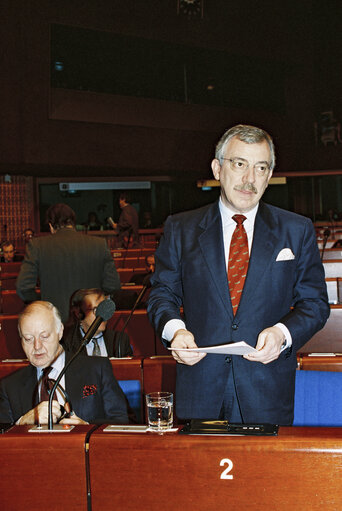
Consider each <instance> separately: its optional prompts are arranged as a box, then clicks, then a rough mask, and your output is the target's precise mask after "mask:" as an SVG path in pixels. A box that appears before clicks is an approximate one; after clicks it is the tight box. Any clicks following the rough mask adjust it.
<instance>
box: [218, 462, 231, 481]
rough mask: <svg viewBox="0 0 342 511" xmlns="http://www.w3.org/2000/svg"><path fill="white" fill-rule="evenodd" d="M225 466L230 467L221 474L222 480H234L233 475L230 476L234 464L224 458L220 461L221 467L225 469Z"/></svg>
mask: <svg viewBox="0 0 342 511" xmlns="http://www.w3.org/2000/svg"><path fill="white" fill-rule="evenodd" d="M224 465H228V466H227V468H225V469H224V471H223V472H222V473H221V476H220V479H233V474H229V472H230V471H231V470H232V468H233V462H232V461H231V460H230V459H228V458H223V459H222V460H221V461H220V467H223V466H224Z"/></svg>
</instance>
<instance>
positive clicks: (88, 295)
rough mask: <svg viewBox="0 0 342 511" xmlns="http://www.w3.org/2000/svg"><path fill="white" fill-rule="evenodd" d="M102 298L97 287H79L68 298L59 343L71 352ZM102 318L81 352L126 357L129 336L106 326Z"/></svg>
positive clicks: (101, 293)
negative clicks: (68, 305)
mask: <svg viewBox="0 0 342 511" xmlns="http://www.w3.org/2000/svg"><path fill="white" fill-rule="evenodd" d="M105 298H106V296H105V294H104V292H103V291H102V290H101V289H95V288H93V289H79V290H77V291H75V293H73V294H72V296H71V298H70V313H69V319H68V321H67V323H66V325H65V329H64V334H63V339H62V345H63V346H64V348H65V349H66V350H68V351H71V352H72V353H74V352H75V351H77V350H78V348H79V346H80V344H81V342H82V339H83V336H84V334H85V333H86V332H87V330H88V329H89V327H90V326H91V324H92V323H93V321H94V320H95V317H96V316H95V309H96V307H97V306H98V305H99V304H100V303H101V302H102V301H103V300H104V299H105ZM106 327H107V321H103V322H102V323H101V324H100V326H99V328H98V330H97V332H96V333H95V335H94V337H93V339H91V341H90V342H89V343H88V344H87V346H86V347H85V348H83V350H82V351H81V353H82V354H84V355H90V356H101V357H117V358H120V357H129V356H131V355H133V351H132V348H131V345H130V343H129V337H128V335H127V334H123V335H121V334H120V333H119V332H115V331H114V330H110V329H107V328H106Z"/></svg>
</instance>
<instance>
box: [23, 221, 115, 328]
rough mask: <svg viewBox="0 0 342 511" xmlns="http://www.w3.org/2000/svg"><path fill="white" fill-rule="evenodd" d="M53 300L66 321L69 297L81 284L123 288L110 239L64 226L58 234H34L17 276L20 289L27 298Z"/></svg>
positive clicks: (87, 286) (27, 300)
mask: <svg viewBox="0 0 342 511" xmlns="http://www.w3.org/2000/svg"><path fill="white" fill-rule="evenodd" d="M38 279H39V282H40V292H41V299H42V300H47V301H49V302H52V303H53V305H55V306H56V307H57V309H58V310H59V311H60V313H61V316H62V321H63V322H65V321H66V320H67V318H68V314H69V300H70V296H71V295H72V293H73V292H74V291H76V290H77V289H81V288H93V287H97V288H101V289H103V290H104V291H105V292H106V293H108V294H110V293H111V292H112V291H114V290H115V289H120V279H119V276H118V274H117V271H116V269H115V264H114V261H113V259H112V257H111V253H110V251H109V249H108V247H107V244H106V241H105V240H103V239H101V238H97V237H95V236H87V235H85V234H81V233H77V232H76V231H74V230H72V229H60V230H58V231H57V232H56V234H52V235H50V236H44V237H40V238H33V239H32V240H31V241H30V243H28V245H27V248H26V255H25V259H24V261H23V262H22V264H21V268H20V273H19V276H18V278H17V283H16V288H17V293H18V295H19V296H20V298H21V299H22V300H23V301H24V302H30V301H34V300H37V299H38V296H37V294H36V292H35V286H36V284H37V280H38Z"/></svg>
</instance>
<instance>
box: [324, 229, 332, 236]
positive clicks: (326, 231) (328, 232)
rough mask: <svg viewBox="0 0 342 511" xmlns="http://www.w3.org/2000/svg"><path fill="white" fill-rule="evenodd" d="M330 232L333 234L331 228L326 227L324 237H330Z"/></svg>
mask: <svg viewBox="0 0 342 511" xmlns="http://www.w3.org/2000/svg"><path fill="white" fill-rule="evenodd" d="M330 234H331V231H330V229H324V232H323V237H324V238H329V236H330Z"/></svg>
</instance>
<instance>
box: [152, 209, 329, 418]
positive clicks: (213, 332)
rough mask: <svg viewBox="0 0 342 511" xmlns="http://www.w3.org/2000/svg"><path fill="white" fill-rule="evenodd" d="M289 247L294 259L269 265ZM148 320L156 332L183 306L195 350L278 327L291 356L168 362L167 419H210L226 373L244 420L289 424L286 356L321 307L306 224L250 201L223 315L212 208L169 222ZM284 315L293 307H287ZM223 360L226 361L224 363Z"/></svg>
mask: <svg viewBox="0 0 342 511" xmlns="http://www.w3.org/2000/svg"><path fill="white" fill-rule="evenodd" d="M284 248H289V249H291V251H292V252H293V254H294V256H295V258H294V259H292V260H290V259H289V260H283V261H277V260H276V259H277V256H278V254H279V252H280V251H281V250H282V249H284ZM156 262H157V266H156V271H155V273H154V275H153V276H152V278H151V282H152V286H153V287H152V290H151V293H150V299H149V306H148V312H149V317H150V319H151V321H152V322H153V324H154V325H155V328H156V329H157V331H158V334H159V335H160V336H161V333H162V330H163V328H164V326H165V324H166V323H167V321H169V320H170V319H174V318H179V319H181V316H180V311H179V308H180V306H181V305H183V307H184V316H185V321H186V327H187V329H188V330H190V331H191V332H192V333H193V334H194V336H195V342H196V343H197V345H199V346H207V345H217V344H225V343H229V342H236V341H245V342H247V343H248V344H250V345H251V346H255V345H256V342H257V338H258V335H259V333H260V332H261V331H262V330H263V329H264V328H266V327H270V326H273V325H275V324H276V323H278V322H281V323H283V324H284V325H285V326H286V327H287V328H288V329H289V331H290V333H291V336H292V341H293V346H292V349H290V350H285V352H283V353H281V354H280V356H279V358H278V359H277V360H275V361H273V362H271V363H270V364H261V363H259V362H250V361H248V360H245V359H244V358H243V357H241V356H233V357H228V359H227V360H226V357H225V356H224V355H207V356H206V357H204V359H203V360H201V361H200V362H199V363H198V364H195V365H194V366H187V365H184V364H177V415H178V416H179V417H183V418H218V416H219V413H220V409H221V405H222V400H223V392H224V388H225V384H226V381H227V377H228V374H229V371H230V370H233V371H234V373H233V374H234V378H235V385H236V391H237V395H238V399H239V403H240V406H241V411H242V416H243V419H244V422H269V423H277V424H283V425H284V424H291V423H292V421H293V400H294V385H295V370H296V352H297V350H298V349H299V348H300V347H301V346H303V344H305V343H306V342H307V341H308V340H309V339H310V338H311V337H312V336H313V335H314V333H315V332H316V331H317V330H319V329H321V328H322V327H323V326H324V324H325V322H326V320H327V318H328V316H329V305H328V299H327V292H326V284H325V280H324V270H323V267H322V264H321V262H320V257H319V251H318V247H317V242H316V236H315V231H314V228H313V225H312V222H311V221H310V220H309V219H307V218H305V217H302V216H299V215H296V214H294V213H291V212H288V211H285V210H281V209H279V208H276V207H273V206H269V205H266V204H264V203H260V205H259V209H258V212H257V215H256V219H255V226H254V236H253V246H252V250H251V255H250V262H249V268H248V273H247V277H246V281H245V286H244V289H243V293H242V297H241V301H240V305H239V308H238V311H237V313H236V316H235V317H234V316H233V312H232V307H231V301H230V295H229V289H228V285H227V269H226V265H225V259H224V245H223V236H222V222H221V215H220V211H219V207H218V203H217V202H216V203H214V204H211V205H209V206H206V207H204V208H200V209H198V210H195V211H191V212H188V213H181V214H178V215H175V216H173V217H171V218H169V219H168V220H167V221H166V223H165V228H164V236H163V239H162V240H161V243H160V246H159V248H158V249H157V251H156ZM292 307H293V309H292ZM230 360H231V361H230Z"/></svg>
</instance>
